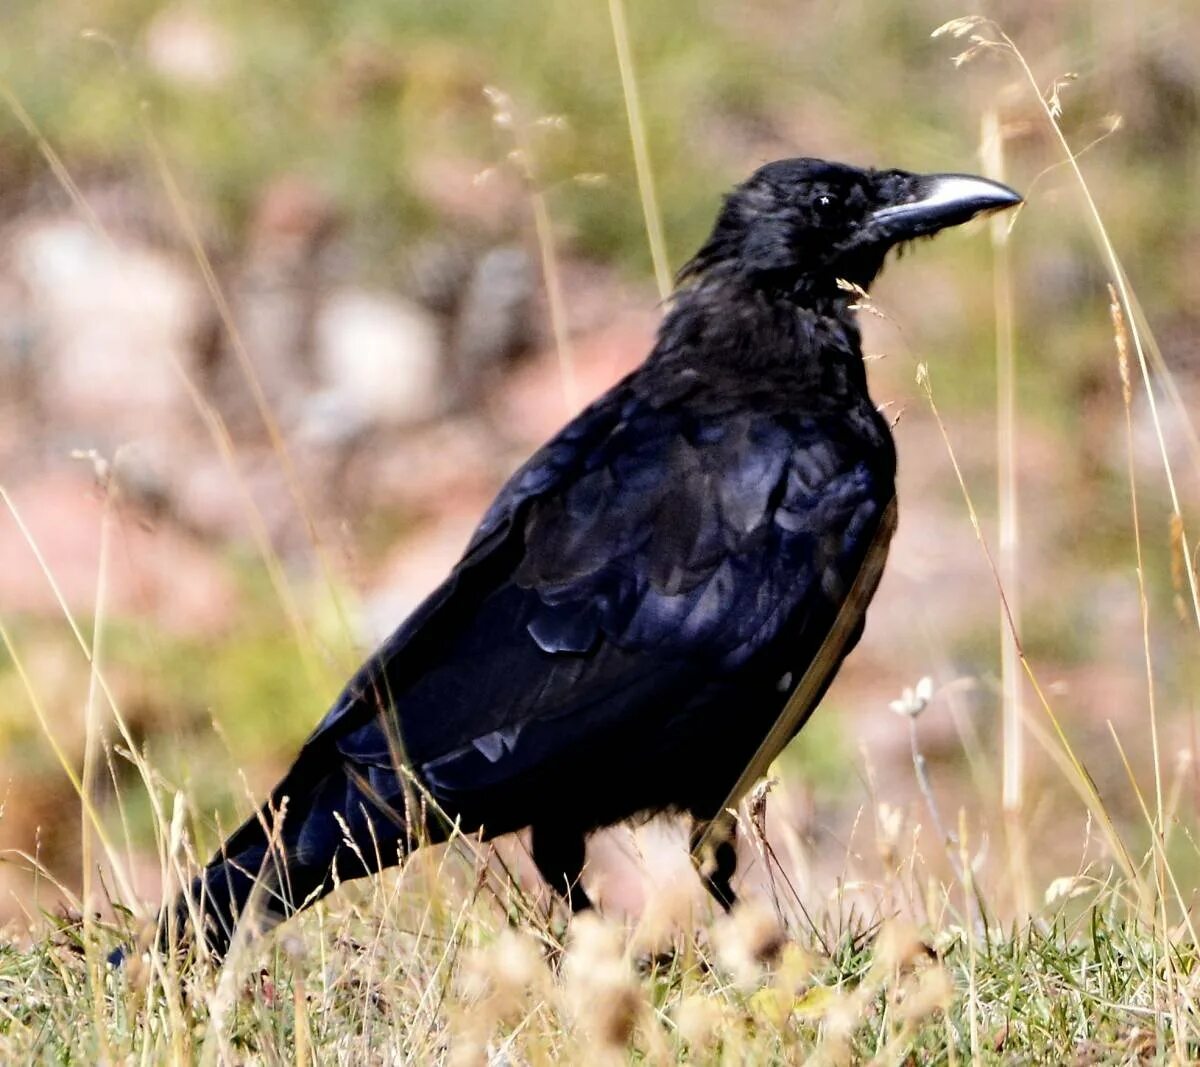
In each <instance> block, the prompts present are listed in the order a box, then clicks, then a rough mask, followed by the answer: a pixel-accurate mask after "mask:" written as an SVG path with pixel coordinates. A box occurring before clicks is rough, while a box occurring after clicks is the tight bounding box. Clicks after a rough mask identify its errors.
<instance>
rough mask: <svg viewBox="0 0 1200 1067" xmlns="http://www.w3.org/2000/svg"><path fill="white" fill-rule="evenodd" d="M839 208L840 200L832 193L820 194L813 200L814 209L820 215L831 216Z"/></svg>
mask: <svg viewBox="0 0 1200 1067" xmlns="http://www.w3.org/2000/svg"><path fill="white" fill-rule="evenodd" d="M837 206H838V199H837V197H836V196H834V195H833V194H832V193H818V194H817V195H816V196H815V197H814V198H813V207H814V208H816V210H817V214H818V215H829V214H832V213H833V211H834V210H835V209H836V208H837Z"/></svg>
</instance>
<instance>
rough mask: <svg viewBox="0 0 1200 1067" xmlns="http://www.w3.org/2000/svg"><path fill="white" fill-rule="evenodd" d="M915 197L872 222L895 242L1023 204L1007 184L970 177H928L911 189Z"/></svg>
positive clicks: (885, 209) (876, 214)
mask: <svg viewBox="0 0 1200 1067" xmlns="http://www.w3.org/2000/svg"><path fill="white" fill-rule="evenodd" d="M909 192H910V195H911V197H912V199H910V200H906V201H905V202H904V203H903V204H891V205H889V206H888V207H883V208H880V209H879V210H878V211H876V212H874V213H873V214H872V215H871V221H872V223H874V224H875V225H876V226H877V227H878V228H879V229H880V230H881V231H882V232H883V233H884V234H886V235H887V236H888V237H889V238H890V239H891V240H893V241H907V240H909V239H910V238H913V237H924V236H927V235H928V234H932V233H937V231H938V230H941V229H945V227H947V226H958V225H959V224H960V223H963V222H966V221H968V220H969V219H973V218H975V216H976V215H984V214H990V213H991V212H993V211H1002V210H1004V209H1005V208H1009V207H1013V206H1014V205H1016V204H1019V203H1021V200H1022V197H1021V194H1020V193H1017V192H1014V191H1013V190H1012V189H1010V188H1009V187H1008V186H1007V185H1001V184H1000V183H999V182H993V181H988V179H986V178H976V177H974V176H973V175H970V174H924V175H920V176H918V177H917V178H916V179H915V180H914V182H913V184H912V185H910V186H909Z"/></svg>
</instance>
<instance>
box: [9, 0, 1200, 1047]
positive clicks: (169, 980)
mask: <svg viewBox="0 0 1200 1067" xmlns="http://www.w3.org/2000/svg"><path fill="white" fill-rule="evenodd" d="M989 11H991V9H989ZM995 14H996V18H997V20H998V21H995V22H993V21H990V20H987V19H984V18H980V17H973V16H967V15H966V13H965V12H963V11H960V10H958V9H955V8H954V7H953V6H948V5H947V4H945V3H943V2H940V0H919V2H916V3H909V4H867V3H861V2H852V3H845V4H840V5H835V6H829V5H825V6H821V5H814V4H811V3H802V4H769V3H761V2H753V3H748V4H747V3H729V2H723V0H714V2H708V3H701V2H695V0H667V2H663V3H658V4H655V5H632V4H630V5H625V4H624V3H623V0H609V2H608V3H600V2H597V3H592V4H586V5H564V4H554V3H548V2H540V0H539V2H535V3H528V4H522V5H495V4H482V3H477V4H469V3H462V2H452V3H440V4H418V3H393V4H383V3H379V2H378V0H353V2H350V3H345V4H338V5H332V6H330V5H323V4H318V3H315V2H312V0H303V2H300V3H292V4H283V3H279V2H276V0H270V2H266V3H259V4H257V5H249V6H247V5H237V4H230V3H223V2H219V3H212V4H189V3H178V4H172V5H166V6H164V5H161V4H158V3H154V2H143V0H106V2H104V3H100V4H95V3H93V4H81V3H59V4H44V3H36V2H25V0H18V2H17V3H16V4H14V5H12V7H11V9H10V10H8V11H6V13H5V17H4V27H5V28H4V32H3V33H2V34H0V230H2V234H3V239H2V240H0V770H2V771H3V780H4V791H3V794H2V796H0V849H3V853H2V855H3V861H4V862H3V864H0V920H2V921H3V923H4V926H3V935H2V939H0V1058H3V1060H4V1061H5V1062H13V1063H19V1062H42V1061H46V1062H67V1061H71V1062H146V1063H153V1062H172V1063H176V1062H178V1063H190V1062H193V1061H203V1062H229V1063H241V1062H255V1063H259V1062H261V1063H284V1062H286V1063H291V1062H295V1063H301V1064H308V1063H317V1062H320V1063H323V1062H337V1063H342V1062H346V1063H350V1062H354V1063H358V1062H369V1063H377V1062H378V1063H396V1062H413V1063H442V1062H445V1063H453V1064H464V1065H465V1064H476V1063H480V1064H482V1063H488V1064H497V1065H499V1064H526V1063H528V1064H543V1063H559V1062H563V1063H604V1062H613V1063H621V1062H651V1063H670V1062H697V1063H769V1062H780V1063H790V1062H802V1061H806V1060H808V1059H810V1058H811V1059H812V1060H813V1061H814V1062H817V1063H825V1062H828V1063H859V1062H870V1063H881V1064H882V1063H921V1064H924V1063H949V1064H957V1063H960V1062H961V1063H967V1062H971V1063H975V1062H982V1063H991V1062H1045V1063H1059V1062H1062V1063H1078V1064H1093V1063H1097V1064H1098V1063H1127V1062H1142V1061H1147V1062H1171V1063H1175V1062H1178V1063H1184V1062H1190V1061H1192V1060H1194V1059H1196V1058H1198V1057H1200V1017H1198V1015H1197V1007H1198V1005H1197V995H1198V993H1197V980H1196V974H1197V958H1196V954H1197V939H1196V931H1195V925H1194V923H1195V920H1194V918H1193V911H1194V908H1195V903H1196V900H1195V893H1196V881H1197V876H1198V874H1200V850H1198V846H1197V841H1196V834H1197V822H1198V814H1200V813H1198V804H1200V780H1198V779H1197V769H1196V755H1197V750H1196V745H1197V735H1196V713H1197V704H1196V694H1197V692H1198V691H1200V666H1198V664H1200V657H1198V656H1197V643H1198V640H1200V592H1198V585H1197V582H1198V578H1197V559H1198V557H1200V506H1198V504H1200V498H1198V493H1200V438H1198V436H1197V432H1196V427H1195V418H1194V416H1193V412H1194V411H1195V410H1196V406H1197V400H1198V399H1200V358H1198V353H1200V320H1198V319H1197V312H1196V310H1195V309H1196V301H1195V294H1194V289H1195V285H1196V278H1197V269H1196V268H1197V264H1200V213H1198V212H1197V198H1196V192H1195V190H1196V188H1197V187H1198V186H1197V182H1198V179H1200V171H1198V162H1200V155H1198V152H1200V53H1197V51H1196V49H1195V48H1194V47H1193V42H1194V41H1196V40H1197V39H1200V10H1197V9H1195V5H1193V4H1190V3H1185V2H1184V0H1167V2H1164V3H1160V4H1157V5H1155V6H1154V10H1153V12H1144V13H1143V12H1137V11H1135V10H1134V9H1133V8H1132V7H1129V6H1127V5H1118V4H1115V3H1090V4H1087V3H1083V2H1082V0H1070V2H1066V3H1062V4H1057V5H1049V6H1047V5H1040V4H1034V3H1029V2H1024V0H1021V2H1017V3H1013V4H1008V5H1005V6H1004V7H1003V8H1002V9H996V13H995ZM947 20H951V21H947ZM794 155H813V156H821V157H826V158H830V159H843V160H846V161H847V162H851V163H854V164H856V165H862V166H873V165H878V166H881V167H890V166H898V167H904V168H907V169H911V170H914V171H917V170H923V171H963V172H971V173H978V174H986V175H989V176H990V177H993V178H996V179H998V180H1003V181H1005V182H1007V183H1009V184H1011V185H1012V186H1013V187H1015V188H1016V189H1018V190H1020V191H1021V192H1022V193H1023V194H1024V195H1025V197H1026V203H1025V204H1024V205H1022V206H1021V207H1020V209H1019V210H1018V211H1016V212H1014V213H1013V214H1011V215H1005V216H1002V217H996V218H993V219H991V220H990V221H987V222H983V223H979V224H974V225H971V226H967V227H964V228H963V229H962V230H959V231H950V232H947V233H946V234H944V235H942V236H940V237H939V238H938V239H937V241H936V242H926V241H922V242H919V243H918V244H916V245H915V246H910V247H907V248H905V249H904V253H903V256H902V257H900V261H899V262H895V263H893V264H891V265H890V267H889V269H888V271H887V272H886V273H885V274H884V276H883V277H882V279H881V281H880V282H879V284H877V285H876V286H875V287H874V288H873V290H872V292H871V293H870V295H867V294H865V293H864V294H862V295H861V297H860V298H858V304H859V317H860V320H861V325H862V328H863V333H864V351H865V352H866V353H867V359H868V375H869V377H870V380H871V388H872V395H873V397H874V399H875V400H876V401H878V402H879V403H880V405H881V406H883V407H884V409H885V410H886V411H887V412H888V414H889V417H890V418H892V419H893V420H894V423H895V426H894V431H895V435H896V438H897V447H898V451H899V456H900V461H899V462H900V474H899V506H900V526H899V532H898V534H897V537H896V540H895V542H894V543H893V546H892V550H891V556H890V561H889V564H888V570H887V572H886V574H885V577H884V581H883V584H882V586H881V589H880V592H879V595H878V597H877V599H876V601H875V602H874V605H873V606H872V608H871V610H870V613H869V615H868V625H867V629H866V634H865V636H864V638H863V641H862V643H861V645H860V646H859V648H858V649H857V650H856V651H855V653H854V654H853V655H852V656H851V657H850V659H849V660H848V661H847V663H846V665H845V668H844V669H843V671H842V672H841V674H840V675H839V677H838V680H837V682H836V683H835V685H834V686H833V687H832V689H831V690H830V692H829V694H828V696H827V698H826V699H825V701H824V703H823V704H822V706H821V708H820V710H819V711H818V712H817V714H816V715H815V716H814V718H813V720H812V721H811V722H810V723H809V725H808V726H807V727H806V728H805V730H804V731H803V733H802V734H801V736H800V737H799V738H798V739H797V740H796V741H795V742H794V743H793V744H792V745H791V746H790V747H789V748H788V749H787V750H786V751H785V752H784V753H783V754H782V755H781V756H780V757H779V759H778V760H777V761H776V762H775V764H774V765H773V766H772V767H771V770H770V773H769V776H768V777H767V778H766V779H765V780H763V781H762V782H761V783H760V784H759V785H758V786H756V788H755V789H754V790H753V791H752V792H751V794H750V795H749V796H748V797H747V798H746V800H745V801H744V802H743V803H742V805H741V807H740V808H739V809H738V812H737V818H738V824H739V828H740V852H741V864H740V869H739V876H738V882H737V886H738V889H739V894H740V897H741V901H742V902H741V903H740V904H739V906H738V907H737V908H736V909H735V911H734V912H733V913H732V914H731V915H729V916H725V915H723V914H721V913H720V912H719V911H717V910H714V906H713V904H712V903H711V902H710V901H709V899H708V898H707V897H706V895H705V894H704V892H703V890H702V889H701V885H700V882H699V880H698V878H697V877H696V873H695V871H694V870H693V869H692V866H691V862H690V860H689V858H688V855H687V846H688V838H687V830H686V828H685V827H684V826H683V825H682V824H677V823H675V822H673V821H671V820H668V819H657V820H654V821H653V822H650V823H648V824H646V825H639V826H636V827H622V828H615V829H613V830H609V831H604V832H602V833H601V834H599V835H597V836H596V837H595V838H594V839H593V840H592V841H591V842H590V843H589V852H588V866H587V868H586V870H585V872H584V876H583V881H584V884H585V885H586V887H587V888H588V890H589V893H590V894H591V895H592V897H593V899H595V900H596V901H597V902H598V903H599V909H598V910H599V915H596V914H589V915H586V916H584V917H582V918H577V919H574V920H572V921H570V922H568V916H567V914H566V912H565V910H564V909H563V907H562V905H561V903H560V902H558V901H557V900H556V899H555V898H554V897H553V896H552V894H551V893H550V892H549V890H548V889H547V887H546V886H544V885H543V884H542V883H541V881H540V880H539V879H538V877H537V876H536V873H535V872H534V867H533V864H532V861H531V859H530V856H529V851H528V842H527V841H526V840H524V839H523V838H512V839H502V840H500V841H498V842H495V843H482V842H480V841H478V840H476V839H474V838H472V837H470V836H467V835H461V834H459V835H454V837H453V840H452V841H451V842H450V844H448V845H443V846H438V847H435V848H429V849H423V850H421V851H419V852H417V853H416V854H415V855H414V856H413V857H412V858H411V859H410V861H409V862H408V863H407V865H406V866H405V867H404V869H403V870H401V871H397V870H393V871H390V872H388V873H387V874H385V875H384V876H382V877H380V878H378V879H372V880H368V881H364V882H356V883H353V884H350V885H346V886H344V887H342V888H341V889H339V890H338V891H337V892H336V893H334V894H333V895H332V896H330V897H329V898H327V899H326V900H325V901H323V902H321V903H320V904H318V905H317V906H315V907H313V908H311V909H310V910H309V911H307V912H305V913H304V914H303V915H302V916H300V917H299V918H297V919H295V920H293V921H291V922H289V923H287V924H285V925H283V926H282V927H279V928H277V929H276V930H274V931H272V932H271V933H269V934H267V935H265V936H261V937H259V936H254V934H255V931H254V923H255V918H256V915H255V913H254V909H253V908H252V909H251V914H249V915H248V916H247V917H246V922H245V923H244V924H243V927H242V928H241V930H240V931H239V935H238V937H237V939H236V940H235V943H234V947H233V950H232V952H231V954H230V956H229V957H228V959H227V960H226V961H225V963H224V965H223V966H219V965H218V964H217V963H216V961H214V960H212V959H210V958H209V957H208V955H207V953H206V952H204V951H203V950H196V949H194V948H189V949H185V950H181V951H178V952H177V951H174V950H171V951H167V950H166V949H165V948H164V947H163V941H161V940H160V939H159V937H158V933H159V931H158V930H157V928H156V921H157V917H158V907H159V904H160V903H161V902H162V901H163V900H164V899H167V898H170V897H172V896H173V895H174V894H175V893H176V892H178V890H179V888H180V886H182V885H184V884H187V883H188V882H190V879H191V878H192V877H193V875H194V874H195V873H196V871H197V870H198V869H199V867H200V866H202V865H203V863H204V862H205V861H206V860H207V858H208V856H209V855H210V854H211V852H212V850H213V848H215V847H216V846H217V844H219V842H220V840H221V839H222V838H223V836H224V834H225V833H227V832H228V831H229V830H231V829H232V828H233V827H235V826H236V825H237V824H238V823H240V822H241V821H242V819H244V818H245V817H246V816H247V814H249V813H250V812H251V811H253V810H255V809H256V808H257V806H258V804H259V803H260V802H261V800H262V797H263V796H264V795H265V793H266V792H267V791H268V790H269V788H270V787H271V785H272V784H273V783H274V782H275V781H277V780H278V777H279V775H280V773H281V772H282V771H283V770H284V769H286V767H287V766H288V765H289V763H290V762H291V760H292V758H293V757H294V755H295V752H296V750H297V748H298V747H299V745H300V744H301V743H302V742H303V741H304V739H305V738H306V737H307V736H308V734H309V732H310V731H311V729H312V727H313V726H314V724H315V723H316V722H317V720H318V719H319V717H320V716H321V715H322V714H323V712H324V711H325V709H326V708H327V706H328V704H329V702H330V700H331V699H332V698H333V697H334V695H335V694H336V693H337V692H338V690H339V689H340V687H341V685H342V683H343V682H344V681H345V679H346V678H347V677H348V676H349V674H350V673H351V672H352V671H353V669H354V668H355V666H356V665H357V664H358V663H359V662H360V661H361V659H362V657H363V656H364V655H365V654H366V653H367V652H368V651H369V650H370V649H371V648H372V647H373V646H374V645H375V643H376V642H377V641H378V640H380V639H381V638H382V637H383V636H385V635H386V634H387V633H388V632H390V630H391V629H392V628H393V627H395V626H396V625H397V624H398V623H399V622H400V621H401V620H402V619H403V618H404V617H405V616H406V615H407V613H408V612H409V611H411V610H412V609H413V608H414V607H415V606H416V605H417V604H418V603H419V602H420V600H421V598H422V597H423V596H424V595H425V594H426V593H427V592H428V591H429V590H431V589H432V588H433V587H434V586H435V585H436V584H437V583H438V582H439V581H440V580H441V579H442V577H443V576H444V575H445V573H446V571H447V570H448V569H449V568H450V567H451V566H452V565H453V564H454V562H455V560H456V559H457V558H458V555H459V553H460V552H461V550H462V548H463V546H464V544H465V543H466V541H467V539H468V537H469V536H470V533H471V530H472V529H473V527H474V524H475V522H476V521H477V520H478V518H479V517H480V515H481V514H482V512H483V510H484V508H485V507H486V506H487V504H488V502H489V500H490V499H491V497H492V495H493V494H494V493H495V491H496V489H497V488H498V487H499V486H500V485H501V484H502V483H503V481H504V479H505V478H506V477H507V476H508V475H509V474H510V473H511V472H512V471H513V470H514V469H515V467H516V466H517V465H518V464H519V463H520V462H521V461H522V460H523V459H524V458H525V457H526V456H527V455H528V454H529V453H530V452H531V451H532V450H533V449H534V448H535V447H536V446H537V445H538V444H539V443H540V442H541V441H543V440H544V439H545V438H546V437H547V436H549V435H550V434H551V433H553V432H554V431H555V430H556V429H557V428H558V427H559V426H560V425H562V423H563V422H564V421H565V420H566V419H567V418H569V417H570V416H571V415H572V414H574V413H575V412H576V411H578V410H579V409H580V408H581V407H582V406H583V405H584V404H586V403H587V402H588V401H589V400H590V399H591V398H593V397H594V396H596V395H597V394H599V393H600V392H601V391H602V390H603V389H605V388H607V387H608V386H609V385H610V384H612V383H613V382H614V381H616V380H617V379H618V378H619V377H620V376H621V375H623V374H624V373H626V372H627V371H628V370H630V369H631V368H633V367H634V366H636V364H637V363H638V362H639V361H640V360H641V359H642V358H643V357H644V355H645V354H646V352H647V351H648V350H649V347H650V345H651V344H652V343H653V337H654V330H655V327H656V325H657V322H658V320H659V318H660V316H661V311H662V307H663V304H664V301H666V300H668V299H669V294H670V290H671V285H672V280H671V279H672V276H673V272H674V271H676V270H677V269H678V268H679V267H680V266H681V265H682V264H683V263H684V262H685V261H686V259H687V258H688V257H689V256H690V255H691V253H692V252H693V251H694V250H695V249H696V247H697V245H698V244H699V242H700V241H701V240H702V239H703V237H704V236H705V234H706V233H707V230H708V228H709V226H710V225H711V222H712V219H713V217H714V215H715V213H716V211H717V209H718V207H719V204H720V197H721V196H722V194H723V193H724V192H725V191H726V190H727V189H728V188H729V187H730V186H731V185H732V184H733V183H735V182H737V181H739V180H740V179H742V178H743V177H745V176H746V175H747V174H749V172H750V171H752V170H753V169H754V168H755V167H756V166H758V165H759V164H760V163H762V162H765V161H767V160H770V159H774V158H780V157H785V156H794ZM614 773H616V772H614ZM547 801H548V803H551V804H552V803H554V798H547ZM120 944H130V945H133V946H134V948H133V951H132V952H131V953H130V955H129V957H128V959H127V960H126V962H125V964H124V965H123V966H121V967H120V968H113V967H112V966H110V965H109V964H108V963H107V962H106V958H107V956H108V954H109V952H110V951H111V950H112V949H113V948H115V947H117V946H118V945H120Z"/></svg>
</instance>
